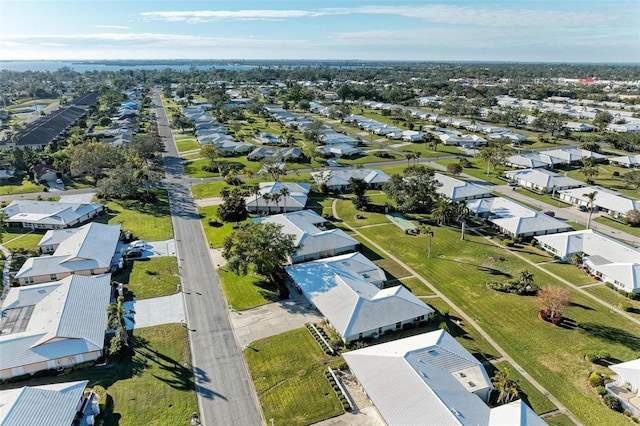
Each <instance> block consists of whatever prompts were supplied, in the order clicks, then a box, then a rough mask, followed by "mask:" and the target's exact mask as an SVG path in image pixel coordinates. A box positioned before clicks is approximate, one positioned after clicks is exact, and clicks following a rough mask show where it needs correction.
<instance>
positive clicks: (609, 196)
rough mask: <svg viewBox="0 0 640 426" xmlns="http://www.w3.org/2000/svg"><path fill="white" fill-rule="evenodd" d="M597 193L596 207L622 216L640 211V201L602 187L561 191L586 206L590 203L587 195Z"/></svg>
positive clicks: (594, 203) (594, 201) (594, 202)
mask: <svg viewBox="0 0 640 426" xmlns="http://www.w3.org/2000/svg"><path fill="white" fill-rule="evenodd" d="M595 191H597V193H596V196H595V198H594V200H593V205H594V206H598V207H602V208H604V209H606V210H611V211H613V212H616V213H620V214H626V213H627V212H628V211H629V210H640V201H638V200H634V199H631V198H627V197H625V196H623V195H622V194H620V193H619V192H616V191H612V190H610V189H607V188H603V187H601V186H590V187H587V188H577V189H567V190H564V191H560V192H559V193H560V194H564V195H566V196H569V197H571V198H574V199H576V200H578V201H579V202H580V203H581V204H582V205H585V206H586V205H587V204H588V203H589V199H588V198H587V196H586V195H585V194H589V193H591V192H595Z"/></svg>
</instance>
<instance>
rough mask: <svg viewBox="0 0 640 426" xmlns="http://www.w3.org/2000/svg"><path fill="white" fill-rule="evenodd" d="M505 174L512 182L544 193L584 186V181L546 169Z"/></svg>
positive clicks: (515, 171)
mask: <svg viewBox="0 0 640 426" xmlns="http://www.w3.org/2000/svg"><path fill="white" fill-rule="evenodd" d="M505 175H506V176H507V178H508V179H509V181H510V182H514V183H517V184H518V185H520V186H522V187H524V188H529V189H533V190H535V191H539V192H544V193H549V192H553V191H560V190H563V189H571V188H581V187H583V186H584V182H582V181H579V180H577V179H572V178H570V177H567V176H564V175H561V174H558V173H555V172H552V171H550V170H546V169H524V170H513V171H508V172H505Z"/></svg>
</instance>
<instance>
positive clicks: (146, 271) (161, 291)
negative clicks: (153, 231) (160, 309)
mask: <svg viewBox="0 0 640 426" xmlns="http://www.w3.org/2000/svg"><path fill="white" fill-rule="evenodd" d="M113 280H114V281H117V282H121V283H123V284H125V288H126V289H127V295H126V296H127V299H128V300H131V299H136V300H140V299H150V298H152V297H160V296H168V295H171V294H174V293H175V292H176V290H177V284H178V283H179V282H180V278H179V277H178V261H177V259H176V258H175V257H174V256H163V257H150V258H148V259H144V260H131V261H129V262H127V265H126V266H125V267H124V269H123V270H121V271H118V272H117V273H115V274H113Z"/></svg>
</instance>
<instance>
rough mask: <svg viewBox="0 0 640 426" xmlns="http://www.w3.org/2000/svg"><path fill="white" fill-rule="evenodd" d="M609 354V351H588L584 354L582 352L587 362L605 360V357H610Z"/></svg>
mask: <svg viewBox="0 0 640 426" xmlns="http://www.w3.org/2000/svg"><path fill="white" fill-rule="evenodd" d="M610 357H611V354H610V353H609V352H604V351H601V352H588V353H586V354H584V359H585V360H587V361H589V362H598V361H602V360H606V359H607V358H610Z"/></svg>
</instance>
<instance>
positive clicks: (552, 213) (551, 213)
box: [544, 210, 556, 217]
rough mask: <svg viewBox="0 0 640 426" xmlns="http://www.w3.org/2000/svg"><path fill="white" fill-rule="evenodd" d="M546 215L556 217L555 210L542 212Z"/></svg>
mask: <svg viewBox="0 0 640 426" xmlns="http://www.w3.org/2000/svg"><path fill="white" fill-rule="evenodd" d="M544 214H546V215H547V216H551V217H556V212H552V211H551V210H547V211H546V212H544Z"/></svg>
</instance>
